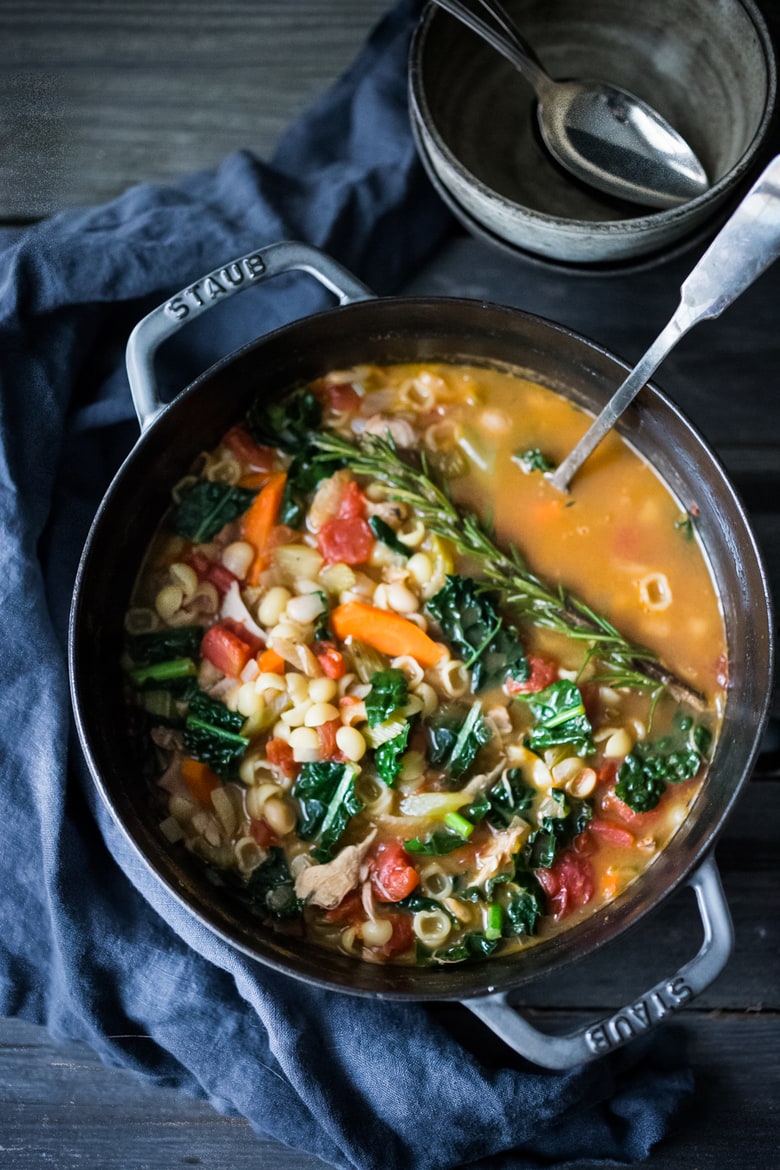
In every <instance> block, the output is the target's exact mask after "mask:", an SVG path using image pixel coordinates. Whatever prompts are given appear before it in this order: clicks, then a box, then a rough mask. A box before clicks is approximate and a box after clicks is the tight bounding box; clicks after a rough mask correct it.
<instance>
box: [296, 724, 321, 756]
mask: <svg viewBox="0 0 780 1170" xmlns="http://www.w3.org/2000/svg"><path fill="white" fill-rule="evenodd" d="M290 747H291V748H292V752H293V759H294V760H295V762H296V764H313V763H316V762H317V760H319V758H320V737H319V736H318V735H317V732H316V731H315V729H314V728H313V727H296V728H295V729H294V731H293V732H292V733H291V735H290Z"/></svg>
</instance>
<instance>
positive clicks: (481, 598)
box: [427, 574, 529, 692]
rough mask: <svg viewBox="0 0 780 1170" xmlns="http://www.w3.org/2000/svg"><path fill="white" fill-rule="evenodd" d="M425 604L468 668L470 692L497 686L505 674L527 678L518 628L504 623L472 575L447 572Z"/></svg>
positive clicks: (520, 678)
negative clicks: (441, 584)
mask: <svg viewBox="0 0 780 1170" xmlns="http://www.w3.org/2000/svg"><path fill="white" fill-rule="evenodd" d="M427 607H428V610H429V612H430V613H431V614H432V616H433V617H434V618H435V619H436V621H437V622H438V623H439V625H440V626H441V630H442V634H443V635H444V638H445V640H446V641H447V642H448V643H449V644H450V646H451V647H452V649H453V650H454V651H455V652H456V654H458V655H460V657H461V658H462V659H463V661H464V662H465V664H466V666H467V667H469V669H470V670H471V688H472V690H473V691H475V692H477V691H480V690H484V689H485V688H486V687H491V686H496V685H498V684H500V683H503V682H504V680H505V679H506V678H507V677H510V678H513V679H516V680H517V681H518V682H525V680H526V679H527V678H528V675H529V667H528V660H527V659H526V656H525V651H524V650H523V646H522V643H521V642H520V636H519V634H518V633H517V630H516V629H515V628H514V627H513V626H507V625H505V624H504V620H503V618H501V617H500V616H499V614H498V612H497V610H496V607H495V605H494V603H493V600H492V598H491V595H490V594H489V593H487V592H486V591H485V590H484V589H482V587H481V586H480V585H478V584H477V582H476V581H474V580H473V579H472V578H471V577H459V576H457V575H455V574H449V575H448V576H447V578H446V583H445V585H444V587H443V588H442V589H440V590H439V592H438V593H436V594H434V596H433V597H431V598H430V599H429V600H428V602H427Z"/></svg>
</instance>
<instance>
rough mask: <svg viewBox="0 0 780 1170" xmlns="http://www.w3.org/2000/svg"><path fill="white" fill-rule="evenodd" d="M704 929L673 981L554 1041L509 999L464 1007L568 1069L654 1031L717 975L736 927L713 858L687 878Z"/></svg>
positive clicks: (514, 1043)
mask: <svg viewBox="0 0 780 1170" xmlns="http://www.w3.org/2000/svg"><path fill="white" fill-rule="evenodd" d="M688 884H689V885H690V886H692V887H693V890H694V892H695V894H696V902H697V905H698V908H699V914H700V915H701V920H702V926H703V927H704V941H703V943H702V945H701V948H700V950H699V952H698V954H697V955H696V956H695V957H694V958H693V959H691V960H690V962H688V963H686V964H684V965H683V966H682V967H681V968H680V970H679V971H678V972H677V974H676V975H674V976H672V978H671V979H664V980H662V981H661V982H660V983H657V984H656V985H655V986H654V987H651V988H650V990H649V991H647V992H645V994H644V995H642V996H640V997H639V998H638V999H637V1000H635V1001H634V1002H633V1003H630V1004H627V1005H626V1007H624V1008H622V1009H621V1010H620V1011H618V1012H615V1014H614V1015H611V1016H607V1017H606V1018H605V1019H603V1020H599V1021H598V1022H597V1023H595V1024H589V1025H588V1026H587V1027H585V1028H581V1029H579V1030H578V1031H576V1032H571V1033H569V1034H568V1035H564V1036H556V1035H552V1034H550V1033H547V1032H543V1031H541V1030H540V1029H538V1028H535V1027H534V1026H533V1025H532V1024H529V1023H528V1021H527V1020H525V1019H524V1018H523V1017H522V1016H521V1015H519V1014H518V1012H517V1011H516V1009H515V1008H514V1007H513V1006H512V1005H511V1004H510V1003H508V1002H507V995H506V994H504V993H502V994H500V995H490V996H486V997H484V998H481V999H474V1000H464V1005H465V1006H466V1007H468V1008H470V1009H471V1011H472V1012H474V1014H475V1015H476V1016H479V1018H480V1019H481V1020H482V1021H483V1023H485V1024H487V1026H488V1027H489V1028H491V1029H492V1030H493V1031H494V1032H495V1033H496V1034H497V1035H498V1036H500V1037H501V1039H502V1040H503V1041H504V1042H505V1043H506V1044H508V1045H509V1047H510V1048H513V1049H514V1050H515V1052H519V1053H520V1055H521V1056H525V1057H527V1058H528V1059H529V1060H532V1061H533V1062H534V1064H538V1065H540V1066H541V1067H542V1068H552V1069H568V1068H572V1067H573V1066H574V1065H576V1064H582V1063H584V1062H587V1061H591V1060H595V1059H596V1058H597V1057H599V1056H604V1055H606V1053H608V1052H612V1051H613V1050H614V1049H616V1048H620V1047H621V1046H622V1045H623V1044H626V1043H627V1042H628V1041H629V1040H632V1039H634V1038H635V1037H636V1036H639V1035H641V1034H642V1033H644V1032H648V1031H650V1029H651V1028H654V1027H656V1025H657V1024H659V1023H660V1022H661V1021H662V1020H663V1019H665V1017H666V1016H668V1015H669V1014H670V1013H671V1012H673V1011H676V1010H677V1009H678V1008H681V1007H682V1006H683V1005H684V1004H685V1003H687V1002H688V1000H690V999H692V998H693V997H694V996H695V995H698V994H699V993H700V992H701V991H703V990H704V989H705V987H708V986H709V985H710V983H712V982H713V980H714V979H715V978H716V977H717V976H718V975H719V974H720V973H721V971H722V970H723V968H724V967H725V965H726V963H727V962H728V959H729V956H730V955H731V951H732V947H733V943H734V928H733V926H732V922H731V915H730V913H729V908H728V904H727V902H726V898H725V895H724V893H723V887H722V885H721V881H720V875H719V873H718V869H717V866H716V864H715V859H714V858H713V857H709V858H708V859H707V860H706V861H704V862H703V863H702V865H701V866H700V867H699V869H698V870H697V871H696V872H695V873H694V874H693V876H692V877H691V878H690V880H689V883H688Z"/></svg>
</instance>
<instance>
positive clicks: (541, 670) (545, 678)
mask: <svg viewBox="0 0 780 1170" xmlns="http://www.w3.org/2000/svg"><path fill="white" fill-rule="evenodd" d="M528 666H529V667H530V674H529V676H528V678H527V679H526V680H525V682H520V681H519V680H518V679H515V678H508V679H507V680H506V689H507V693H508V694H510V695H531V694H534V693H535V692H536V691H543V690H544V689H545V687H549V685H550V683H554V682H555V680H556V679H557V677H558V663H557V662H553V660H552V659H551V658H542V656H541V655H540V654H529V655H528Z"/></svg>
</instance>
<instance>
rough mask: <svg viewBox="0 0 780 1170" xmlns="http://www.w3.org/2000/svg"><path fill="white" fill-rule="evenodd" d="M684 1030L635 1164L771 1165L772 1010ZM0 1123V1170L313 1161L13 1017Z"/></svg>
mask: <svg viewBox="0 0 780 1170" xmlns="http://www.w3.org/2000/svg"><path fill="white" fill-rule="evenodd" d="M548 1022H549V1023H551V1024H552V1023H560V1022H561V1018H560V1017H551V1018H550V1019H549V1021H548ZM567 1022H568V1023H570V1024H574V1023H577V1022H580V1021H578V1019H577V1018H576V1017H567ZM685 1031H686V1035H687V1038H688V1043H689V1048H690V1057H691V1061H692V1064H693V1066H694V1068H695V1070H696V1073H697V1093H696V1100H695V1108H694V1109H693V1110H692V1111H691V1113H690V1115H689V1116H687V1117H686V1118H685V1119H683V1120H682V1121H681V1122H680V1124H679V1125H678V1126H677V1128H676V1130H675V1132H674V1133H673V1134H672V1135H671V1136H670V1137H669V1138H668V1139H667V1141H665V1142H664V1143H662V1144H661V1145H660V1146H659V1147H657V1148H656V1149H655V1150H654V1151H653V1153H652V1155H651V1157H650V1159H649V1160H648V1161H647V1162H646V1163H644V1165H646V1166H647V1167H648V1170H723V1167H724V1166H727V1165H728V1166H732V1167H737V1166H743V1167H745V1168H748V1167H749V1168H750V1170H775V1168H776V1167H777V1164H778V1162H777V1136H778V1130H777V1125H778V1099H777V1093H776V1086H777V1083H778V1082H777V1078H778V1074H779V1073H780V1017H778V1016H777V1015H776V1014H775V1015H772V1016H768V1017H757V1016H755V1015H751V1014H750V1013H741V1014H722V1013H709V1012H688V1013H686V1014H685ZM757 1067H759V1068H760V1069H761V1075H760V1076H756V1075H755V1070H756V1068H757ZM518 1104H521V1103H518ZM0 1125H2V1130H1V1131H0V1132H1V1133H2V1137H0V1170H39V1168H40V1167H41V1166H42V1165H53V1166H55V1167H57V1170H77V1168H80V1167H83V1166H85V1165H88V1166H96V1167H98V1166H99V1167H100V1168H101V1170H127V1167H130V1166H132V1167H133V1168H134V1170H170V1168H171V1167H173V1166H188V1165H189V1166H207V1167H209V1170H243V1168H244V1167H246V1168H247V1170H249V1167H252V1168H253V1170H257V1167H262V1168H265V1167H268V1168H269V1170H270V1168H271V1167H273V1168H274V1170H277V1168H278V1170H316V1168H318V1167H320V1168H321V1167H322V1165H323V1163H322V1162H320V1161H319V1160H318V1159H317V1158H314V1157H312V1156H310V1155H306V1154H302V1153H300V1152H297V1151H294V1150H290V1149H287V1148H286V1147H283V1146H281V1145H279V1143H277V1142H275V1141H271V1140H269V1139H267V1138H262V1137H258V1136H256V1135H255V1134H253V1132H252V1131H251V1129H250V1127H249V1126H248V1125H247V1123H246V1122H244V1121H242V1120H240V1119H235V1118H224V1117H221V1116H219V1115H218V1114H217V1113H215V1112H214V1111H213V1110H212V1109H211V1107H210V1106H209V1105H208V1104H207V1103H206V1102H202V1101H200V1102H199V1101H195V1100H192V1099H191V1098H189V1097H186V1096H185V1095H183V1094H180V1093H178V1092H175V1091H174V1090H171V1089H160V1088H152V1087H149V1086H146V1085H144V1084H143V1083H140V1082H138V1081H137V1080H136V1079H135V1078H134V1077H132V1076H131V1075H130V1074H128V1073H124V1072H121V1071H117V1070H106V1069H105V1068H103V1066H102V1065H101V1064H100V1061H99V1060H98V1059H97V1057H96V1056H94V1054H93V1053H91V1052H90V1050H89V1049H87V1048H86V1047H85V1046H84V1045H81V1044H74V1043H70V1044H57V1043H54V1042H52V1041H51V1040H50V1039H49V1038H48V1036H47V1035H46V1033H45V1032H44V1031H43V1029H40V1028H36V1027H34V1026H32V1025H30V1024H26V1023H23V1022H21V1021H18V1020H17V1021H0ZM583 1170H587V1167H584V1168H583Z"/></svg>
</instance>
